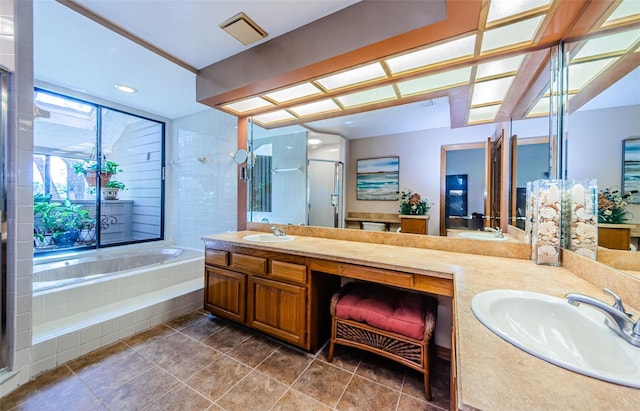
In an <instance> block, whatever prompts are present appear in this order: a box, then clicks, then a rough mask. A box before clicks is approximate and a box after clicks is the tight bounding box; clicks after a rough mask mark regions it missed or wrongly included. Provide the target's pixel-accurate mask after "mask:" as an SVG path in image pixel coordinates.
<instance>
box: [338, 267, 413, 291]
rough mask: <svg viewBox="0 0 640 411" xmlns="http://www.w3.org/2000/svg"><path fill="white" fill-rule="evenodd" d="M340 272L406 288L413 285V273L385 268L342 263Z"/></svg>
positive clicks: (361, 278)
mask: <svg viewBox="0 0 640 411" xmlns="http://www.w3.org/2000/svg"><path fill="white" fill-rule="evenodd" d="M338 274H340V275H342V276H345V277H351V278H356V279H359V280H365V281H372V282H374V283H381V284H388V285H396V286H399V287H405V288H412V287H413V274H409V273H402V272H398V271H391V270H383V269H379V268H371V267H364V266H360V265H350V264H340V269H339V272H338Z"/></svg>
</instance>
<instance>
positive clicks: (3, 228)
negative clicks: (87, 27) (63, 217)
mask: <svg viewBox="0 0 640 411" xmlns="http://www.w3.org/2000/svg"><path fill="white" fill-rule="evenodd" d="M7 75H8V73H7V72H5V71H4V70H0V220H1V222H2V223H1V224H0V237H1V238H2V252H0V372H1V371H2V370H3V369H5V368H7V367H8V365H9V364H8V355H9V354H8V349H9V348H8V342H7V260H6V256H7V213H6V209H5V204H6V202H5V184H4V182H5V181H4V180H5V170H4V165H5V161H4V147H5V141H6V139H7V134H6V133H7V109H8V101H9V96H8V95H7Z"/></svg>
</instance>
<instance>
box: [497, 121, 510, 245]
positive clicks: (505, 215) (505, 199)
mask: <svg viewBox="0 0 640 411" xmlns="http://www.w3.org/2000/svg"><path fill="white" fill-rule="evenodd" d="M500 139H501V140H502V144H501V150H502V161H501V162H500V168H501V170H502V175H501V176H500V193H498V195H499V196H500V229H501V230H502V231H504V232H505V233H506V232H507V229H508V227H509V190H506V189H505V187H509V175H510V172H511V167H510V165H511V163H510V161H509V160H510V158H509V156H510V152H509V150H508V147H509V145H508V143H507V136H506V134H505V132H504V129H502V136H501V137H500Z"/></svg>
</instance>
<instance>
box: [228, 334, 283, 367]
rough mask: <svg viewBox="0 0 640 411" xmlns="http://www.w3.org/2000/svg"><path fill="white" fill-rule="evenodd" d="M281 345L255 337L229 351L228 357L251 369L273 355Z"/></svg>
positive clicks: (264, 338)
mask: <svg viewBox="0 0 640 411" xmlns="http://www.w3.org/2000/svg"><path fill="white" fill-rule="evenodd" d="M280 345H281V344H279V343H277V342H275V341H273V340H271V339H268V338H266V337H262V336H258V335H254V336H251V337H250V338H247V339H246V340H244V341H243V342H241V343H240V344H238V345H237V346H235V347H234V348H232V349H231V350H229V351H227V355H229V356H230V357H233V358H235V359H236V360H238V361H240V362H242V363H243V364H246V365H248V366H249V367H251V368H255V367H257V366H258V364H260V363H261V362H263V361H264V360H265V359H266V358H267V357H269V356H270V355H271V354H273V352H274V351H275V350H277V349H278V348H279V347H280Z"/></svg>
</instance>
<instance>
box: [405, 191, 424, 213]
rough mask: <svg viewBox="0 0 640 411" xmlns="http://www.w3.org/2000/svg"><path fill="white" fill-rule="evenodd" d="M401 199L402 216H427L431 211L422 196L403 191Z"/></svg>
mask: <svg viewBox="0 0 640 411" xmlns="http://www.w3.org/2000/svg"><path fill="white" fill-rule="evenodd" d="M399 199H400V214H402V215H425V214H427V211H429V204H427V202H426V201H425V200H423V199H422V198H421V197H420V194H418V193H413V192H411V190H409V191H406V192H405V191H402V192H401V193H400V196H399Z"/></svg>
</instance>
